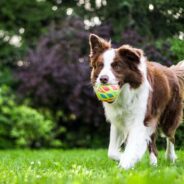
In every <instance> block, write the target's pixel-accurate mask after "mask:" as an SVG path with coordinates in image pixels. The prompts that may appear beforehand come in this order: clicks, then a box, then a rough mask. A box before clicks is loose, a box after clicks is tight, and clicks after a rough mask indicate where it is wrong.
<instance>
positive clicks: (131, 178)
mask: <svg viewBox="0 0 184 184" xmlns="http://www.w3.org/2000/svg"><path fill="white" fill-rule="evenodd" d="M106 152H107V151H106V150H68V151H62V150H41V151H29V150H11V151H0V183H7V184H11V183H32V184H33V183H34V184H39V183H48V184H58V183H67V184H69V183H74V184H79V183H84V184H88V183H94V184H96V183H97V184H98V183H99V184H103V183H104V184H108V183H109V184H114V183H115V184H116V183H128V184H146V183H149V184H157V183H159V184H161V183H163V184H165V183H166V184H183V183H184V152H182V151H178V152H177V155H178V160H177V162H176V164H171V163H169V162H167V161H165V159H164V153H163V152H161V153H159V165H158V166H157V167H151V166H149V161H148V156H145V158H144V159H143V160H142V161H141V163H139V164H138V165H137V166H136V167H135V168H134V169H132V170H129V171H124V170H120V169H119V168H118V166H117V163H116V162H114V161H111V160H109V159H108V158H107V153H106Z"/></svg>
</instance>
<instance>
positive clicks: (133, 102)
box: [104, 84, 148, 127]
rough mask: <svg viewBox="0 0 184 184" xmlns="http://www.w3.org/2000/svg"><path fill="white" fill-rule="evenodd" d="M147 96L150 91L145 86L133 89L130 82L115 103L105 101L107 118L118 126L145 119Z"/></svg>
mask: <svg viewBox="0 0 184 184" xmlns="http://www.w3.org/2000/svg"><path fill="white" fill-rule="evenodd" d="M147 98H148V91H147V90H145V89H144V86H143V87H140V88H139V89H136V90H133V89H131V88H130V86H129V85H128V84H127V85H125V86H124V87H123V88H122V91H121V93H120V96H119V97H118V99H117V100H116V101H115V102H114V103H112V104H108V103H104V109H105V116H106V119H107V120H108V121H110V123H113V124H115V125H116V126H118V127H120V126H121V127H122V126H123V127H125V126H129V125H130V124H132V122H136V121H143V119H144V117H145V111H146V106H147Z"/></svg>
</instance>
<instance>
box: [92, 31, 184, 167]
mask: <svg viewBox="0 0 184 184" xmlns="http://www.w3.org/2000/svg"><path fill="white" fill-rule="evenodd" d="M89 43H90V64H91V66H92V72H91V82H92V84H93V85H96V84H101V83H102V82H101V78H102V77H103V76H106V77H107V80H108V81H107V83H108V84H118V85H119V86H120V88H121V92H120V95H119V96H118V98H117V99H116V100H115V101H114V102H113V103H108V102H103V106H104V109H105V115H106V118H107V120H108V121H109V122H110V123H111V130H110V143H109V149H108V156H109V157H110V158H112V159H114V160H117V161H119V165H120V167H122V168H124V169H129V168H131V167H133V166H134V165H135V163H136V162H137V161H139V160H140V159H141V158H142V156H143V155H144V153H145V151H146V149H147V148H148V150H149V153H150V163H151V164H153V165H156V164H157V149H156V145H155V139H156V132H157V128H158V127H160V128H161V130H162V132H163V134H164V135H165V136H166V138H167V149H166V158H167V159H169V160H171V161H173V162H174V161H175V159H176V154H175V151H174V142H175V139H174V136H175V131H176V129H177V128H178V126H179V124H180V122H181V118H182V101H183V99H184V62H181V63H179V64H178V65H176V66H172V67H165V66H162V65H160V64H158V63H154V62H148V61H147V59H146V57H145V56H144V53H143V51H142V50H140V49H137V48H133V47H131V46H129V45H123V46H121V47H120V48H117V49H114V48H111V44H110V42H107V41H105V40H104V39H102V38H100V37H98V36H97V35H94V34H91V35H90V37H89ZM124 142H126V146H125V150H124V152H123V153H122V152H121V150H120V149H121V145H122V144H123V143H124Z"/></svg>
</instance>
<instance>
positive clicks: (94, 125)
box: [18, 17, 108, 147]
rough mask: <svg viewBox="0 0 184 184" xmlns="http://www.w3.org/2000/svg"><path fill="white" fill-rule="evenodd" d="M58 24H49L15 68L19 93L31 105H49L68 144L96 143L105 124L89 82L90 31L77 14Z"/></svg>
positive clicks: (104, 129) (63, 138) (69, 145)
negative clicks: (28, 99)
mask: <svg viewBox="0 0 184 184" xmlns="http://www.w3.org/2000/svg"><path fill="white" fill-rule="evenodd" d="M59 25H60V26H58V24H57V25H54V24H52V25H51V26H50V29H49V32H48V34H47V35H44V36H43V37H42V38H41V39H40V40H39V42H38V45H37V47H36V48H35V49H34V50H31V51H30V53H29V54H28V56H27V58H26V61H25V63H26V65H25V66H23V67H21V68H20V70H19V72H18V78H19V79H20V86H19V94H20V95H22V94H24V95H25V96H26V97H29V98H31V102H32V104H31V105H33V106H34V107H37V108H43V107H47V108H48V109H50V111H51V112H52V114H53V117H55V119H56V120H57V122H58V124H57V127H58V129H63V130H64V131H61V134H60V138H61V139H62V140H65V143H66V144H65V145H66V146H67V147H72V146H79V147H81V146H86V147H90V146H92V142H95V145H97V144H98V145H99V142H101V141H102V142H101V143H104V142H106V140H107V136H106V133H107V131H106V130H107V129H108V126H106V125H104V123H105V119H104V115H103V110H102V106H101V104H100V103H99V102H98V101H97V99H96V97H95V95H94V93H93V89H92V87H91V84H90V68H89V62H88V57H87V56H88V53H89V50H88V35H89V33H88V32H87V31H86V30H85V29H84V24H83V21H82V20H81V19H79V18H77V17H70V18H68V19H66V20H65V21H64V22H61V23H60V24H59ZM102 134H103V136H104V137H103V136H102V137H101V136H100V137H101V140H100V141H99V140H96V138H97V139H98V137H99V135H102ZM103 140H105V141H103ZM101 143H100V144H101Z"/></svg>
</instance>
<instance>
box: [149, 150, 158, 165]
mask: <svg viewBox="0 0 184 184" xmlns="http://www.w3.org/2000/svg"><path fill="white" fill-rule="evenodd" d="M150 164H151V165H153V166H157V157H156V156H155V154H154V153H153V152H152V153H150Z"/></svg>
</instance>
